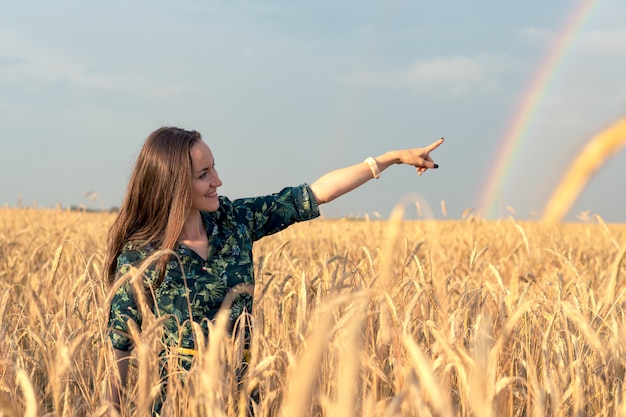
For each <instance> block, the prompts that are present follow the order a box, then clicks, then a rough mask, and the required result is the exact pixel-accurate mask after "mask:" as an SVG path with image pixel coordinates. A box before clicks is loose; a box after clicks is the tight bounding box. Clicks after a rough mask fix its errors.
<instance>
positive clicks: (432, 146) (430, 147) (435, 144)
mask: <svg viewBox="0 0 626 417" xmlns="http://www.w3.org/2000/svg"><path fill="white" fill-rule="evenodd" d="M443 141H444V138H441V139H439V140H436V141H435V142H433V143H431V144H430V145H428V146H427V147H426V148H425V150H426V153H430V152H432V151H434V150H435V149H437V148H438V147H439V145H441V144H442V143H443Z"/></svg>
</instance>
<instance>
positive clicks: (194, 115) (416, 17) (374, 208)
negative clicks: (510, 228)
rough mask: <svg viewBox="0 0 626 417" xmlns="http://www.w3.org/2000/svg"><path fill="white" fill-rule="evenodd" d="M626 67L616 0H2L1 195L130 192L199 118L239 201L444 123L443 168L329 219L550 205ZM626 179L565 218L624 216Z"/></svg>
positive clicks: (116, 198) (625, 102) (65, 203)
mask: <svg viewBox="0 0 626 417" xmlns="http://www.w3.org/2000/svg"><path fill="white" fill-rule="evenodd" d="M585 4H589V6H587V11H586V12H585V13H584V14H583V15H580V16H579V17H580V20H579V23H578V24H577V26H575V27H574V28H573V29H574V30H572V32H571V34H570V35H569V36H568V37H567V38H566V39H565V38H564V37H563V33H564V32H565V31H566V29H567V25H568V22H570V21H571V19H572V16H573V15H574V13H575V12H576V10H580V8H581V7H585ZM570 29H571V27H570ZM559 40H561V41H564V42H562V44H561V45H562V48H561V49H560V51H559V52H560V54H561V55H560V58H559V59H558V60H555V61H553V68H552V70H551V72H550V74H549V75H550V77H549V79H548V81H549V82H546V83H545V86H544V88H542V89H541V91H538V92H537V93H538V94H539V96H538V99H537V100H536V103H535V105H534V107H533V112H532V115H531V116H529V117H527V119H526V124H525V130H524V132H523V133H520V135H519V136H518V139H517V140H516V141H517V147H516V150H515V152H514V153H512V154H511V155H510V156H509V157H508V158H507V161H506V170H505V171H500V172H497V171H495V167H496V166H497V163H498V160H499V149H501V147H502V144H503V143H504V141H505V140H506V134H507V131H508V130H510V126H511V125H512V123H513V122H514V121H515V120H516V117H517V118H519V114H520V107H521V105H522V104H523V102H524V98H525V95H526V94H527V93H528V92H529V91H530V90H531V88H532V87H533V80H535V79H536V76H537V74H539V73H540V72H541V70H542V68H544V69H545V62H546V60H549V59H550V56H551V55H550V54H551V53H553V52H554V51H555V49H554V48H555V45H558V42H559ZM624 74H626V2H624V1H623V0H595V1H591V2H590V1H589V0H587V1H582V2H581V1H579V0H550V1H546V0H508V1H502V0H476V1H471V2H462V1H450V0H441V1H436V2H435V1H426V0H423V1H422V0H415V1H404V0H389V1H372V0H358V1H356V0H346V1H336V0H334V1H327V0H320V1H316V2H291V1H283V0H280V1H238V0H233V1H211V0H197V1H189V0H183V1H176V2H173V1H171V2H166V1H159V0H157V1H155V0H151V1H144V0H138V1H130V2H129V1H119V0H110V1H107V2H95V1H83V2H78V1H68V0H57V1H54V2H48V1H45V2H44V1H29V0H25V1H21V2H17V1H0V140H1V144H2V147H1V150H0V179H1V180H0V181H1V184H2V185H1V186H0V205H6V206H11V207H15V206H37V207H55V206H57V205H60V206H62V207H69V206H85V207H88V208H93V209H99V208H106V209H108V208H110V207H116V206H119V205H120V204H121V200H122V198H123V195H124V192H125V189H126V185H127V181H128V177H129V175H130V172H131V170H132V167H133V164H134V161H135V158H136V157H137V154H138V152H139V150H140V148H141V145H142V143H143V141H144V140H145V138H146V137H147V136H148V135H149V134H150V132H152V131H153V130H155V129H157V128H159V127H161V126H179V127H183V128H186V129H193V130H197V131H199V132H201V134H202V136H203V138H204V140H205V142H207V144H209V146H210V147H211V149H212V151H213V154H214V156H215V159H216V168H217V170H218V172H219V174H220V177H221V179H222V181H223V186H222V187H221V188H220V193H221V194H222V195H225V196H228V197H229V198H231V199H234V198H239V197H249V196H255V195H264V194H270V193H273V192H277V191H279V190H280V189H282V188H283V187H285V186H293V185H298V184H301V183H305V182H306V183H312V182H313V181H315V180H316V179H317V178H318V177H320V176H321V175H322V174H324V173H326V172H328V171H330V170H332V169H335V168H340V167H343V166H346V165H351V164H355V163H360V162H361V161H363V160H364V159H365V158H366V157H368V156H377V155H380V154H382V153H384V152H387V151H391V150H395V149H405V148H413V147H423V146H426V145H428V144H429V143H431V142H433V141H435V140H436V139H438V138H440V137H445V138H446V142H445V143H444V144H443V145H442V146H441V147H440V148H439V149H437V150H436V151H435V152H433V154H432V155H431V156H432V158H433V159H434V160H435V162H436V163H438V164H439V166H440V167H439V169H437V170H429V171H428V172H426V173H425V174H424V175H423V176H421V177H420V176H417V175H416V173H415V170H414V169H413V168H411V167H408V166H399V165H398V166H393V167H390V168H389V169H388V170H386V171H385V172H383V174H382V176H381V178H380V179H378V180H372V181H370V182H368V183H366V184H365V185H363V186H362V187H360V188H358V189H357V190H355V191H353V192H351V193H350V194H348V195H345V196H342V197H340V198H339V199H338V200H335V201H333V202H331V203H328V204H326V205H324V206H322V214H323V215H324V216H326V217H363V216H369V217H374V218H375V217H381V218H387V217H388V216H389V214H390V213H391V211H392V210H393V208H394V207H395V206H397V205H403V206H404V207H405V208H406V213H405V216H406V217H407V218H411V217H421V218H436V219H444V218H448V219H459V218H462V217H463V216H466V215H467V214H468V213H473V214H476V215H479V216H482V217H484V218H493V219H497V218H509V217H514V218H516V219H521V220H526V219H529V220H532V219H537V218H539V217H540V215H541V212H542V210H543V209H544V206H545V204H546V203H547V201H548V199H549V197H550V196H551V194H552V193H553V192H554V190H555V188H556V187H557V186H558V184H559V181H560V180H561V178H562V176H563V175H564V174H565V171H566V170H567V168H568V167H569V165H570V163H571V162H572V160H573V159H574V158H575V157H576V156H577V154H578V153H579V152H580V150H581V149H582V148H583V146H584V145H585V144H586V143H587V142H588V141H589V140H590V139H591V137H593V135H594V134H596V133H597V132H598V131H600V130H602V129H604V128H606V127H607V126H609V125H610V124H611V123H613V122H615V121H616V120H618V119H619V118H621V117H624V116H626V76H625V75H624ZM625 174H626V150H624V151H622V152H619V153H617V154H616V155H614V156H613V157H612V158H611V159H609V160H608V161H607V162H606V163H605V164H604V166H603V167H602V168H601V169H600V171H599V172H597V173H596V175H595V176H594V177H593V178H592V179H591V180H590V181H589V183H588V184H587V186H586V188H585V189H584V191H583V193H582V194H581V195H580V196H579V198H578V200H577V201H576V203H575V205H574V206H573V207H572V209H571V210H570V213H569V214H568V217H567V219H569V220H572V221H577V220H579V219H582V218H585V216H587V217H588V215H590V214H591V215H593V214H598V215H600V216H601V217H602V218H603V219H604V220H605V221H607V222H626V197H625V196H626V192H625V191H626V182H625V181H624V178H625ZM494 179H495V180H497V181H498V182H499V183H500V186H499V187H498V188H497V190H496V191H495V192H494V193H493V194H492V202H494V204H493V205H492V209H491V210H483V211H484V212H480V211H479V208H480V207H481V205H483V206H484V202H485V201H484V200H485V197H484V195H485V190H486V187H487V184H488V183H489V180H492V181H493V180H494ZM481 199H482V200H483V201H481ZM416 202H418V204H417V205H416V204H415V203H416ZM418 206H419V210H418Z"/></svg>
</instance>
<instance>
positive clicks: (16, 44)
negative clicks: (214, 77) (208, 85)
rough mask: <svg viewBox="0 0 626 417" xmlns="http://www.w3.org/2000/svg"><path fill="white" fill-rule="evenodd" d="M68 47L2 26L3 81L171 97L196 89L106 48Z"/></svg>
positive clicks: (23, 85)
mask: <svg viewBox="0 0 626 417" xmlns="http://www.w3.org/2000/svg"><path fill="white" fill-rule="evenodd" d="M92 52H93V51H81V50H79V49H72V50H68V49H67V47H66V46H63V45H59V44H50V43H47V42H46V41H45V40H41V39H32V38H30V37H28V36H27V35H25V34H23V33H21V32H19V31H16V30H11V29H9V28H6V27H0V83H6V84H9V85H11V86H14V87H17V88H23V89H24V88H25V89H35V88H41V86H45V85H48V84H56V83H60V84H67V85H68V86H69V87H74V88H78V89H87V90H100V91H118V92H128V91H133V92H138V93H140V94H143V95H147V96H154V97H171V96H175V95H180V94H184V93H188V92H190V91H193V88H192V87H191V86H190V85H188V83H187V82H185V81H181V80H180V79H175V80H171V82H169V81H168V80H167V74H166V75H165V77H164V76H163V71H165V72H167V69H163V68H161V70H162V71H161V72H158V71H156V70H154V69H152V71H147V70H146V68H145V65H144V64H143V63H141V62H140V63H139V64H138V63H137V62H136V61H135V62H131V61H128V60H127V61H121V60H119V62H118V60H116V59H115V57H114V56H112V55H111V54H110V53H107V51H101V53H99V54H96V55H94V54H93V53H92Z"/></svg>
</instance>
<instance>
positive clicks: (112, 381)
mask: <svg viewBox="0 0 626 417" xmlns="http://www.w3.org/2000/svg"><path fill="white" fill-rule="evenodd" d="M113 354H114V357H115V364H116V366H117V373H115V372H113V373H111V374H110V378H109V384H108V392H107V396H108V400H109V402H110V403H111V405H113V407H114V409H115V411H116V412H117V414H116V413H114V412H111V413H109V415H111V416H114V415H119V412H120V399H121V396H122V390H123V389H124V387H125V385H126V381H127V380H128V362H129V357H130V351H125V350H120V349H113ZM118 375H119V379H118V378H117V377H118ZM111 411H113V410H111Z"/></svg>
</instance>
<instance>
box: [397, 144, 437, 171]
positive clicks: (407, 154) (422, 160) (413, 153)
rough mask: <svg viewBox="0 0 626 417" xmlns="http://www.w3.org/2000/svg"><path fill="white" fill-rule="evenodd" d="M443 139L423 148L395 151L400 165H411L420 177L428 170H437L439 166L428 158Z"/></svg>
mask: <svg viewBox="0 0 626 417" xmlns="http://www.w3.org/2000/svg"><path fill="white" fill-rule="evenodd" d="M443 141H444V139H443V138H441V139H439V140H437V141H435V142H433V143H431V144H430V145H428V146H427V147H425V148H415V149H406V150H403V151H397V152H398V155H397V158H398V160H399V162H398V163H400V164H407V165H413V166H414V167H415V169H416V170H417V174H418V175H422V174H423V173H424V172H426V170H427V169H428V168H438V167H439V165H437V164H435V163H434V162H433V160H432V158H431V157H430V153H431V152H432V151H434V150H435V149H437V148H438V147H439V145H441V144H442V143H443Z"/></svg>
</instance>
